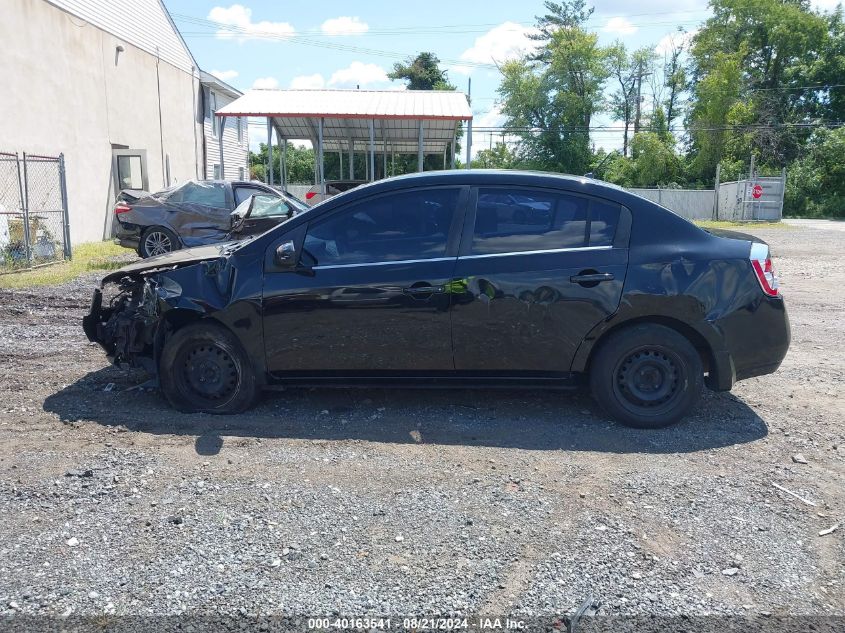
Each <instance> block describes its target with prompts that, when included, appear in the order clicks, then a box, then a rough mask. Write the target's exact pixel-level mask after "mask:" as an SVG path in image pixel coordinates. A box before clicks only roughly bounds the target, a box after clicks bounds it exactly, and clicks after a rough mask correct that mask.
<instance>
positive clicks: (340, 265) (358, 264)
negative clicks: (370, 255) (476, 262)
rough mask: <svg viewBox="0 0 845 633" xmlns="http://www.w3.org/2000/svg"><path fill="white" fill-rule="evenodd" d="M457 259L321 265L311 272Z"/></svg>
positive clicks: (441, 258) (435, 258) (443, 258)
mask: <svg viewBox="0 0 845 633" xmlns="http://www.w3.org/2000/svg"><path fill="white" fill-rule="evenodd" d="M456 259H457V257H430V258H428V259H397V260H396V261H392V262H365V263H356V264H323V265H319V264H318V265H317V266H314V267H313V268H312V269H313V270H330V269H334V268H360V267H362V266H393V265H395V264H423V263H425V262H453V261H455V260H456Z"/></svg>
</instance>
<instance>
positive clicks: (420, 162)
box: [417, 119, 425, 171]
mask: <svg viewBox="0 0 845 633" xmlns="http://www.w3.org/2000/svg"><path fill="white" fill-rule="evenodd" d="M424 126H425V122H424V121H423V120H422V119H420V129H419V135H418V136H417V171H423V170H424V169H425V165H424V164H423V159H424V157H423V134H424V130H423V128H424Z"/></svg>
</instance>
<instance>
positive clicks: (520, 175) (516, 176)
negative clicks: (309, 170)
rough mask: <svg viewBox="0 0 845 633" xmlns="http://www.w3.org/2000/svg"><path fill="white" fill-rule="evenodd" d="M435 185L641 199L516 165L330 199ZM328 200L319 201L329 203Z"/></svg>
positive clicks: (430, 175)
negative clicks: (549, 190)
mask: <svg viewBox="0 0 845 633" xmlns="http://www.w3.org/2000/svg"><path fill="white" fill-rule="evenodd" d="M437 185H455V186H465V185H475V186H484V185H486V186H497V185H511V186H513V185H518V186H528V187H548V188H552V189H565V190H567V191H573V192H576V193H583V194H585V195H593V196H599V197H603V198H607V199H610V200H614V201H617V202H619V203H622V204H624V203H625V202H629V203H630V202H632V200H641V198H639V197H638V196H635V195H633V194H631V193H629V192H627V191H625V190H624V189H623V188H622V187H619V186H618V185H614V184H611V183H609V182H604V181H601V180H596V179H594V178H588V177H586V176H572V175H569V174H558V173H552V172H543V171H528V170H518V169H452V170H444V171H426V172H417V173H414V174H405V175H402V176H394V177H392V178H385V179H383V180H376V181H375V182H371V183H366V184H363V185H361V186H360V187H356V188H355V189H352V190H350V191H346V192H344V193H342V194H340V195H339V196H334V197H333V198H330V199H329V201H332V200H338V199H339V198H341V196H342V199H343V201H344V202H349V201H351V200H354V199H356V198H358V197H363V196H369V195H373V194H376V193H379V192H382V191H385V192H386V191H392V190H398V189H408V188H416V187H429V186H437ZM329 201H327V202H326V203H322V204H328V202H329ZM321 206H322V205H321Z"/></svg>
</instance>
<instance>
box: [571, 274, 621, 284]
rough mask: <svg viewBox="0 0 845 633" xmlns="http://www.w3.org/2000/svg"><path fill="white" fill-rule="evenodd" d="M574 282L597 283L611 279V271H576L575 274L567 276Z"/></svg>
mask: <svg viewBox="0 0 845 633" xmlns="http://www.w3.org/2000/svg"><path fill="white" fill-rule="evenodd" d="M569 281H571V282H572V283H574V284H582V285H583V284H597V283H600V282H602V281H613V273H597V272H587V271H584V272H582V273H578V274H577V275H572V277H570V278H569Z"/></svg>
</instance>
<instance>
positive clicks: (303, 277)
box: [263, 187, 469, 376]
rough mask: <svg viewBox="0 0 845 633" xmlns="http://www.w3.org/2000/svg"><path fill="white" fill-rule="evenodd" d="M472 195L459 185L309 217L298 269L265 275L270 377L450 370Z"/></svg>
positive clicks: (365, 202) (396, 195)
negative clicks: (454, 292) (453, 291)
mask: <svg viewBox="0 0 845 633" xmlns="http://www.w3.org/2000/svg"><path fill="white" fill-rule="evenodd" d="M468 196H469V189H468V188H461V187H433V188H424V189H413V190H403V191H398V192H390V193H385V194H381V195H377V196H373V197H370V198H367V199H364V200H361V201H355V202H350V203H348V204H345V205H342V206H340V207H339V208H337V209H334V210H331V211H329V212H327V213H323V214H320V215H318V216H317V217H316V218H314V219H313V220H311V221H310V222H309V223H308V226H307V229H306V231H305V235H304V237H303V239H302V245H301V246H300V245H299V244H297V251H298V253H297V257H298V258H299V259H298V261H299V266H298V267H297V269H296V270H295V271H287V272H282V271H274V270H272V269H270V270H269V271H266V272H265V279H264V293H263V315H264V316H263V320H264V339H265V347H266V358H267V365H268V369H269V371H270V372H271V373H273V374H275V375H279V376H282V375H287V374H294V375H298V376H302V375H304V374H305V375H307V374H314V373H329V374H335V375H336V374H342V375H345V374H357V373H359V372H365V373H370V374H373V375H377V374H389V375H397V374H401V373H408V372H410V373H420V372H439V371H450V370H452V369H453V368H454V362H453V358H452V344H451V329H450V321H449V306H450V298H451V295H450V294H449V289H450V287H449V281H450V280H451V279H452V276H453V273H454V268H455V261H456V256H457V251H458V243H459V240H460V230H461V226H462V223H463V217H462V214H463V210H464V208H465V206H466V204H465V203H466V200H467V199H468ZM271 248H273V247H272V246H271Z"/></svg>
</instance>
